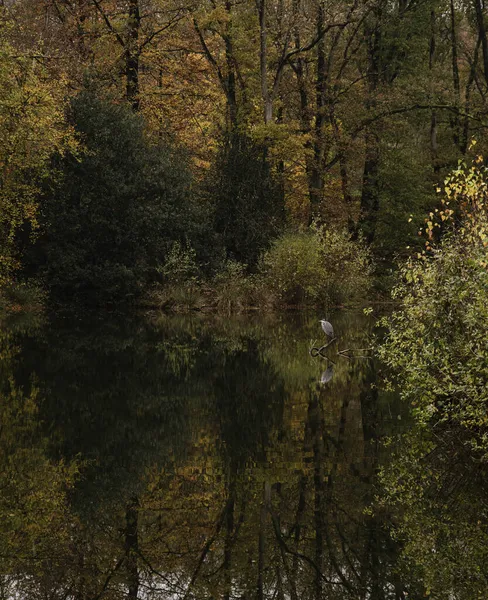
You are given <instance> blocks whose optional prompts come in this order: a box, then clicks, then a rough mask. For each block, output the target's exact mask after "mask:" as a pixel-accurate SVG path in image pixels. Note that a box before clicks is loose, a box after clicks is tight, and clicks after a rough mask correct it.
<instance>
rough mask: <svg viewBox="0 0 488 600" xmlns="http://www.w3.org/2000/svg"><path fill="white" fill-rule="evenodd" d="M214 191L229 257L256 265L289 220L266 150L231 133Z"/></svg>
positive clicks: (220, 158) (217, 217) (217, 221)
mask: <svg viewBox="0 0 488 600" xmlns="http://www.w3.org/2000/svg"><path fill="white" fill-rule="evenodd" d="M208 191H209V192H210V196H211V198H213V199H214V202H215V228H216V231H217V232H218V233H219V234H220V236H221V239H222V243H223V245H224V248H225V251H226V255H227V257H228V258H231V259H234V260H237V261H240V262H244V263H247V264H248V265H250V266H251V267H252V266H254V265H255V264H256V263H257V260H258V257H259V255H260V253H261V252H262V251H263V249H265V248H267V247H268V246H269V244H270V242H271V240H272V239H273V238H275V237H276V236H277V235H278V234H279V232H280V230H281V227H282V225H283V220H284V207H283V198H282V190H281V188H280V186H279V184H278V182H277V180H276V179H275V177H274V176H273V174H272V172H271V168H270V165H269V162H268V160H267V152H266V147H264V146H259V145H257V144H254V143H253V142H252V140H251V139H250V138H249V137H246V136H245V135H242V134H240V133H232V134H229V135H228V136H227V138H226V139H225V141H224V144H223V145H222V147H221V150H220V153H219V155H218V157H217V160H216V165H215V169H214V173H213V175H212V177H211V181H210V185H209V186H208Z"/></svg>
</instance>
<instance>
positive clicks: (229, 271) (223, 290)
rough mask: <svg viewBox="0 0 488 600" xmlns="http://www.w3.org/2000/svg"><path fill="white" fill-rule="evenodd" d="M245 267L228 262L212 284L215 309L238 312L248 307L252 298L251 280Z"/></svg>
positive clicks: (237, 263) (233, 261) (235, 262)
mask: <svg viewBox="0 0 488 600" xmlns="http://www.w3.org/2000/svg"><path fill="white" fill-rule="evenodd" d="M246 269H247V266H246V265H244V264H242V263H239V262H237V261H235V260H228V261H227V262H226V263H225V264H224V266H223V268H222V270H221V271H219V272H218V273H217V275H215V277H214V280H213V282H212V287H213V295H214V298H215V304H216V306H217V308H219V309H220V310H224V311H229V312H230V311H232V310H236V309H237V310H240V309H243V308H244V307H245V306H249V304H250V303H251V297H252V290H253V284H252V278H251V277H250V276H248V275H246Z"/></svg>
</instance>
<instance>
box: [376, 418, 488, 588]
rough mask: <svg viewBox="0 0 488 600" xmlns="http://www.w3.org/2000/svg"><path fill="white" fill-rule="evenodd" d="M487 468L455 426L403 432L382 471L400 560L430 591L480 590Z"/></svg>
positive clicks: (485, 580)
mask: <svg viewBox="0 0 488 600" xmlns="http://www.w3.org/2000/svg"><path fill="white" fill-rule="evenodd" d="M486 481H487V473H486V468H481V469H480V466H479V465H478V464H477V463H474V462H473V460H472V455H471V453H470V452H466V451H465V450H464V449H463V446H462V444H460V439H459V437H458V433H457V432H456V431H455V430H450V429H448V430H444V431H442V432H441V431H439V434H438V435H436V436H432V435H431V433H430V432H429V430H428V429H427V428H425V427H423V426H418V427H417V428H415V429H414V430H412V431H411V432H410V433H409V434H408V435H406V436H405V437H404V438H403V439H402V442H401V444H400V446H399V448H398V450H397V451H396V452H395V455H394V460H393V461H392V462H391V464H389V466H387V467H386V468H385V469H384V471H383V474H382V482H383V484H384V486H385V488H386V496H385V497H383V499H382V504H383V505H386V506H388V508H389V510H390V511H392V510H393V514H394V522H395V530H396V537H397V538H398V539H399V540H401V541H402V542H403V544H404V552H403V554H404V559H405V561H406V564H405V567H406V568H410V569H412V572H413V576H415V577H417V578H419V579H421V580H423V582H424V585H425V587H426V589H427V590H428V592H429V593H430V594H431V596H432V597H433V598H439V599H443V598H446V597H452V598H458V599H460V600H461V599H462V600H470V599H472V598H481V597H484V593H485V592H486V588H487V585H488V570H487V568H486V565H487V564H488V526H487V521H486V512H487V510H488V501H487V498H488V494H487V493H488V489H487V485H486Z"/></svg>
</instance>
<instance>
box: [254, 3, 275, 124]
mask: <svg viewBox="0 0 488 600" xmlns="http://www.w3.org/2000/svg"><path fill="white" fill-rule="evenodd" d="M258 13H259V43H260V48H259V62H260V74H261V95H262V97H263V103H264V122H265V124H266V125H267V124H268V123H271V121H272V120H273V99H272V97H271V94H270V92H269V86H268V40H267V29H266V27H267V24H266V0H259V3H258Z"/></svg>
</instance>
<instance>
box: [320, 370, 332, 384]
mask: <svg viewBox="0 0 488 600" xmlns="http://www.w3.org/2000/svg"><path fill="white" fill-rule="evenodd" d="M333 375H334V367H333V366H332V365H331V366H330V367H329V368H328V369H326V370H325V371H324V372H323V373H322V375H321V376H320V383H321V384H322V385H325V384H326V383H329V381H330V380H331V379H332V376H333Z"/></svg>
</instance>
